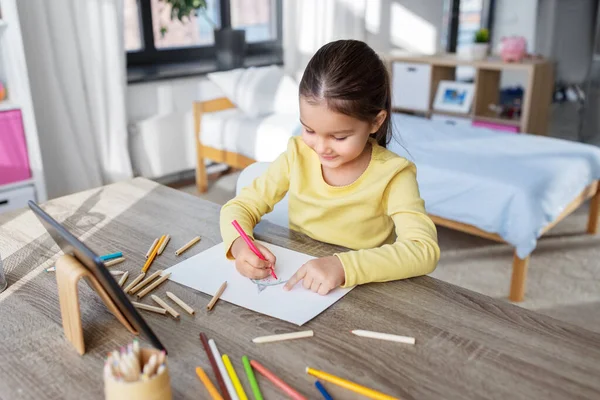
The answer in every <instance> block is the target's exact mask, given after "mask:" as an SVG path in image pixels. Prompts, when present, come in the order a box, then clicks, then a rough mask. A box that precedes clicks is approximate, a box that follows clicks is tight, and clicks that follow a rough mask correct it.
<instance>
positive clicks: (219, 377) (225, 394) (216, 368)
mask: <svg viewBox="0 0 600 400" xmlns="http://www.w3.org/2000/svg"><path fill="white" fill-rule="evenodd" d="M200 341H201V342H202V347H204V351H205V352H206V356H207V357H208V361H209V362H210V365H211V367H212V370H213V373H214V374H215V377H216V378H217V384H218V385H219V388H221V393H223V397H224V398H225V399H226V400H231V397H230V396H229V392H228V391H227V385H226V384H225V381H224V380H223V376H222V375H221V370H220V369H219V365H218V364H217V360H216V358H215V356H214V355H213V352H212V349H211V347H210V343H208V338H207V337H206V335H205V334H204V332H200Z"/></svg>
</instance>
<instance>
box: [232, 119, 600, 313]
mask: <svg viewBox="0 0 600 400" xmlns="http://www.w3.org/2000/svg"><path fill="white" fill-rule="evenodd" d="M392 124H393V127H394V131H395V132H396V134H395V136H394V137H393V139H392V142H391V143H390V144H389V145H388V148H389V149H390V150H391V151H393V152H395V153H397V154H399V155H401V156H404V157H406V158H408V159H410V160H412V161H413V162H414V163H415V164H416V166H417V180H418V182H419V189H420V191H421V196H422V197H423V199H424V200H425V207H426V210H427V213H428V214H429V215H430V216H431V218H432V219H433V221H434V222H435V223H436V225H438V226H444V227H447V228H450V229H454V230H459V231H462V232H466V233H469V234H472V235H477V236H481V237H483V238H486V239H490V240H494V241H497V242H502V243H507V244H509V245H510V246H512V247H513V248H514V257H513V271H512V278H511V283H510V293H509V299H510V300H512V301H515V302H519V301H522V300H523V299H524V294H525V281H526V275H527V266H528V262H529V257H530V255H531V253H532V252H533V251H534V250H535V248H536V244H537V240H538V239H539V238H540V237H541V236H542V235H543V234H544V233H546V232H547V231H548V230H550V229H551V228H552V227H553V226H554V225H556V224H557V223H559V222H560V221H561V220H562V219H563V218H565V217H566V216H567V215H569V214H570V213H572V212H573V211H575V210H576V209H577V208H578V207H579V206H581V205H582V204H584V203H585V202H586V201H588V200H590V199H591V201H590V211H589V217H588V226H587V232H588V233H589V234H595V233H596V230H597V221H598V211H599V208H600V191H599V187H598V180H599V179H600V149H599V148H597V147H595V146H591V145H586V144H582V143H576V142H570V141H566V140H560V139H553V138H548V137H542V136H536V135H527V134H512V133H506V132H498V131H493V130H490V129H485V128H480V127H465V126H452V125H447V124H445V123H444V122H438V121H434V120H429V119H425V118H420V117H416V116H411V115H406V114H394V115H393V118H392ZM266 166H267V164H266V163H257V164H254V165H251V166H250V167H248V168H247V169H246V170H244V171H243V173H242V175H241V176H240V179H239V181H238V190H239V189H240V188H241V187H243V186H245V185H247V184H248V183H249V182H250V181H251V179H253V178H254V177H256V176H257V175H258V174H260V173H261V172H262V171H263V170H264V169H265V168H266ZM265 219H267V220H271V222H275V223H278V224H280V225H284V226H286V225H287V203H286V201H285V199H284V201H283V202H281V203H279V204H278V205H277V206H276V207H275V209H274V210H273V212H272V213H270V215H267V216H265Z"/></svg>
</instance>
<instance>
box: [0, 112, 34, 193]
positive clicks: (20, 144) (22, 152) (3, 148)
mask: <svg viewBox="0 0 600 400" xmlns="http://www.w3.org/2000/svg"><path fill="white" fill-rule="evenodd" d="M30 178H31V170H30V169H29V157H28V155H27V144H26V142H25V131H24V130H23V120H22V119H21V110H10V111H3V112H0V185H5V184H7V183H13V182H20V181H24V180H27V179H30Z"/></svg>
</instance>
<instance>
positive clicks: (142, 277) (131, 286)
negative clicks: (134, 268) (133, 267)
mask: <svg viewBox="0 0 600 400" xmlns="http://www.w3.org/2000/svg"><path fill="white" fill-rule="evenodd" d="M145 276H146V274H145V273H143V272H142V273H141V274H139V275H138V276H137V277H136V278H135V279H134V280H132V281H131V283H129V285H127V287H126V288H125V290H124V292H125V293H128V292H129V291H130V290H131V289H132V288H133V287H134V286H135V285H137V284H138V283H140V281H141V280H142V279H144V277H145Z"/></svg>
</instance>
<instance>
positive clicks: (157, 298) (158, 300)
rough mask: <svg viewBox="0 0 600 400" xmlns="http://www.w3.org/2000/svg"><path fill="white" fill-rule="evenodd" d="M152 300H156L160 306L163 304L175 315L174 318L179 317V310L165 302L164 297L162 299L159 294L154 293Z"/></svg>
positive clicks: (163, 306)
mask: <svg viewBox="0 0 600 400" xmlns="http://www.w3.org/2000/svg"><path fill="white" fill-rule="evenodd" d="M150 297H152V300H154V301H155V302H156V303H157V304H158V305H159V306H161V307H162V308H164V309H165V310H167V312H168V313H169V314H171V315H172V316H173V318H175V319H179V313H178V312H177V311H175V310H174V309H173V307H171V306H170V305H168V304H167V303H165V302H164V301H163V299H161V298H160V297H158V296H157V295H155V294H153V295H152V296H150Z"/></svg>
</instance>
